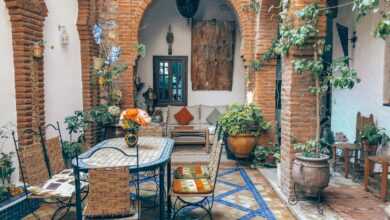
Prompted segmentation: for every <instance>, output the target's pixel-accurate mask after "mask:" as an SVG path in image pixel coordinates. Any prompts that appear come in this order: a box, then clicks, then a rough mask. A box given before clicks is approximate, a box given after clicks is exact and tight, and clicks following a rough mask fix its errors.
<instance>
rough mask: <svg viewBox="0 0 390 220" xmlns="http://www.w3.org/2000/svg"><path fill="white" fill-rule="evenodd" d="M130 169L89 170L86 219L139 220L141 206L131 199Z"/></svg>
mask: <svg viewBox="0 0 390 220" xmlns="http://www.w3.org/2000/svg"><path fill="white" fill-rule="evenodd" d="M129 181H130V174H129V170H128V167H115V168H96V169H91V170H89V183H90V186H89V187H90V188H89V196H88V198H87V202H86V205H85V209H84V214H83V215H84V218H85V219H96V218H100V219H101V218H104V219H108V218H114V219H118V218H125V219H138V211H137V210H139V206H138V207H137V205H135V204H134V202H132V201H131V199H130V193H131V190H130V187H129V185H128V184H129Z"/></svg>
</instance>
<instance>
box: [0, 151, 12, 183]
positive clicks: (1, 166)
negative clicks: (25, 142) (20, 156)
mask: <svg viewBox="0 0 390 220" xmlns="http://www.w3.org/2000/svg"><path fill="white" fill-rule="evenodd" d="M13 155H14V153H13V152H11V153H1V157H0V180H1V182H2V184H3V185H6V184H10V183H11V176H12V173H13V172H14V171H15V167H14V166H13V163H12V157H13Z"/></svg>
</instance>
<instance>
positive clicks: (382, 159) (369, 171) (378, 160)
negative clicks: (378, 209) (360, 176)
mask: <svg viewBox="0 0 390 220" xmlns="http://www.w3.org/2000/svg"><path fill="white" fill-rule="evenodd" d="M375 164H380V165H382V172H381V173H380V189H379V190H377V189H375V187H372V186H371V185H370V182H374V183H378V182H379V181H378V180H376V179H375V177H374V176H373V174H374V173H373V168H374V165H375ZM389 165H390V156H371V157H367V158H366V160H365V165H364V189H365V190H366V191H370V192H372V193H373V194H374V195H376V196H379V197H380V198H381V199H382V200H383V201H386V199H387V198H386V197H387V194H388V188H387V187H388V174H389Z"/></svg>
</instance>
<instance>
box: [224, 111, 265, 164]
mask: <svg viewBox="0 0 390 220" xmlns="http://www.w3.org/2000/svg"><path fill="white" fill-rule="evenodd" d="M219 124H220V125H221V127H222V129H223V130H224V132H225V133H226V135H227V147H228V149H229V150H230V151H231V152H232V153H233V154H234V156H235V157H236V158H238V159H244V158H248V157H249V155H250V153H251V152H252V151H253V148H254V147H255V146H256V143H257V138H258V137H259V136H260V135H261V134H262V133H263V132H265V131H267V130H268V129H269V128H270V124H269V123H267V122H266V121H265V120H264V117H263V115H262V112H261V110H260V108H258V107H256V106H255V105H254V104H245V105H236V104H235V105H232V106H230V107H229V109H228V110H227V111H226V112H225V113H224V114H223V115H222V116H221V118H220V121H219Z"/></svg>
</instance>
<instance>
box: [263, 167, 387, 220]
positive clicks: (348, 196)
mask: <svg viewBox="0 0 390 220" xmlns="http://www.w3.org/2000/svg"><path fill="white" fill-rule="evenodd" d="M260 171H261V173H262V174H263V175H264V176H265V178H266V179H267V181H269V182H270V183H271V184H272V186H273V187H274V189H275V190H277V191H278V193H280V191H279V190H280V188H279V186H278V184H277V180H276V179H277V177H276V170H275V169H260ZM324 196H325V198H324V205H323V206H322V207H323V209H324V214H323V215H320V214H319V213H318V212H317V207H316V204H315V203H314V202H309V201H301V202H298V204H296V205H291V206H290V208H291V210H292V211H293V212H294V213H295V215H297V216H299V217H300V219H302V220H384V216H385V212H384V208H385V206H386V205H390V203H384V202H382V201H381V200H379V199H378V198H376V197H375V196H374V195H372V194H371V193H368V192H366V191H365V190H364V189H363V186H362V185H361V184H360V183H355V182H353V181H352V180H351V179H346V178H344V177H343V176H342V175H341V174H339V173H332V177H331V181H330V184H329V186H328V187H327V188H326V189H325V192H324ZM284 199H286V198H284Z"/></svg>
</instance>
